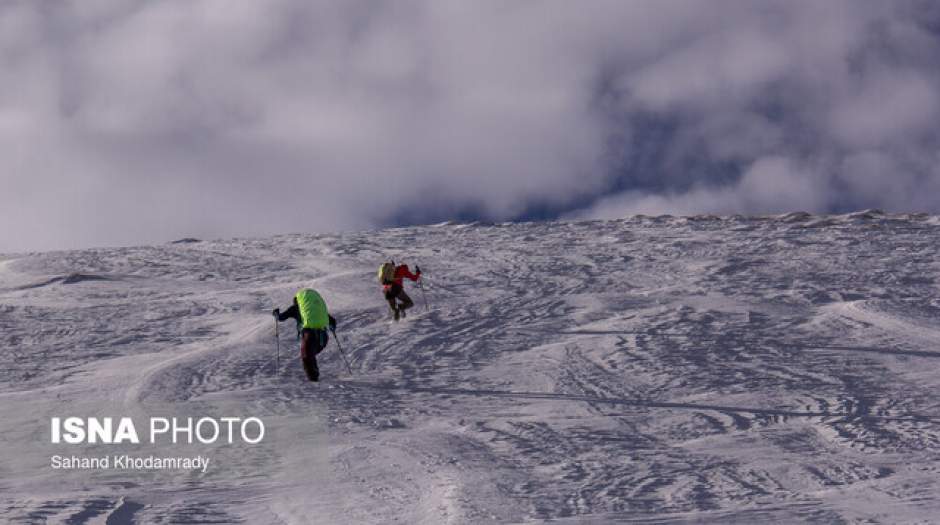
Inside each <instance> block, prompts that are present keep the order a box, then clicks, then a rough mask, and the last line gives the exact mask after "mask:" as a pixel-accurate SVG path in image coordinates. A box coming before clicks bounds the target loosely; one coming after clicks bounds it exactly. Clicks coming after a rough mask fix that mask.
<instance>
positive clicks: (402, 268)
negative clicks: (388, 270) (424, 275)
mask: <svg viewBox="0 0 940 525" xmlns="http://www.w3.org/2000/svg"><path fill="white" fill-rule="evenodd" d="M405 277H407V278H409V279H411V280H412V281H417V280H418V278H419V277H421V272H420V271H419V272H418V273H416V274H415V273H411V270H409V269H408V265H407V264H402V265H399V266H397V267H396V268H395V276H394V277H393V281H392V282H393V283H395V284H397V285H398V286H402V284H403V283H404V279H405ZM391 287H392V285H390V284H386V285H384V286H383V287H382V288H384V289H386V290H388V289H389V288H391Z"/></svg>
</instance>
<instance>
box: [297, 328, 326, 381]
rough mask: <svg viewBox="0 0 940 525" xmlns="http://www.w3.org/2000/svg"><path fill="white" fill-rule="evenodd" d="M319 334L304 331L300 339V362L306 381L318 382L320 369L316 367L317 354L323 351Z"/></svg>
mask: <svg viewBox="0 0 940 525" xmlns="http://www.w3.org/2000/svg"><path fill="white" fill-rule="evenodd" d="M322 343H323V342H322V339H321V338H320V334H318V333H317V332H315V331H314V330H308V329H304V331H303V334H302V335H301V339H300V361H301V363H303V366H304V372H306V374H307V379H309V380H311V381H319V380H320V368H319V367H318V366H317V354H319V353H320V352H321V351H323V344H322Z"/></svg>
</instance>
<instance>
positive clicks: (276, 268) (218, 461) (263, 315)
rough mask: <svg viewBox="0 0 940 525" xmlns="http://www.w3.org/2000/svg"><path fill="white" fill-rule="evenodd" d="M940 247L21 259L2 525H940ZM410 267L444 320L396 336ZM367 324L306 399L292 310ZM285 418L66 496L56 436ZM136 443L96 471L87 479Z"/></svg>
mask: <svg viewBox="0 0 940 525" xmlns="http://www.w3.org/2000/svg"><path fill="white" fill-rule="evenodd" d="M938 240H940V221H938V220H937V218H936V217H928V216H923V215H904V216H900V215H891V216H888V215H884V214H881V213H879V212H866V213H859V214H853V215H845V216H828V217H819V216H810V215H806V214H791V215H786V216H778V217H764V218H743V217H724V218H719V217H691V218H673V217H668V216H666V217H642V216H641V217H634V218H630V219H624V220H620V221H609V222H597V221H595V222H579V223H532V224H496V225H483V224H469V225H459V224H441V225H436V226H428V227H416V228H400V229H392V230H385V231H382V232H371V233H352V234H342V235H284V236H278V237H274V238H270V239H236V240H228V241H212V242H202V241H199V242H180V243H171V244H167V245H164V246H153V247H136V248H115V249H96V250H82V251H70V252H54V253H41V254H30V255H24V256H9V257H7V258H6V260H4V261H3V262H0V329H2V332H0V345H2V352H0V364H2V366H0V430H2V432H0V460H2V461H0V494H3V496H2V498H0V520H2V521H3V522H12V523H33V522H50V523H86V522H88V523H178V522H215V523H230V522H239V521H242V522H247V523H308V522H315V523H393V522H398V523H428V524H437V523H487V522H495V523H506V522H532V521H542V520H560V521H562V522H565V521H567V520H571V521H594V522H606V521H611V520H620V519H624V520H648V521H650V522H654V523H673V522H687V521H694V522H703V521H704V522H717V523H733V522H740V523H754V522H761V521H764V522H766V521H776V522H821V523H839V522H848V523H852V522H861V521H866V520H868V521H872V522H883V523H904V522H927V521H931V520H933V519H936V518H935V517H936V516H938V515H940V500H938V497H937V495H938V489H940V486H938V475H940V457H938V445H940V406H938V404H940V402H938V400H937V396H936V394H937V387H938V386H940V370H937V365H938V364H940V315H938V314H940V290H938V284H937V281H936V275H937V271H938V269H940V268H938V262H937V246H938ZM386 256H392V257H393V258H395V260H396V261H401V260H404V261H406V262H409V263H411V264H412V265H413V264H414V263H415V262H417V263H419V264H420V265H421V266H422V268H423V269H424V270H425V272H426V276H427V278H426V280H425V281H426V283H425V286H426V292H427V300H428V301H429V303H430V312H425V311H424V303H423V299H424V298H423V296H422V294H421V292H420V291H419V290H417V289H415V288H414V287H413V286H409V288H408V289H409V291H410V293H411V295H412V297H413V298H414V299H415V300H416V302H417V305H418V307H417V308H415V310H414V311H413V313H412V315H410V316H409V317H408V319H407V320H406V321H404V322H402V323H398V324H392V323H389V322H388V317H387V311H386V308H385V306H384V303H383V301H382V298H381V295H380V292H379V290H378V287H377V285H375V284H374V272H375V269H376V267H377V266H378V264H379V263H380V262H381V261H382V260H383V258H385V257H386ZM306 286H312V287H315V288H317V289H318V290H320V291H321V293H322V294H323V296H324V297H325V299H326V301H327V303H328V304H329V306H330V308H331V311H332V312H333V313H334V315H336V317H337V318H338V319H339V321H340V324H339V333H340V339H341V341H340V342H341V343H342V345H343V348H344V349H345V350H346V353H347V355H348V356H349V358H350V361H351V365H352V371H353V374H352V376H350V375H348V374H347V373H346V372H345V368H344V365H343V363H342V361H341V359H340V356H339V354H338V352H337V351H336V346H335V342H331V343H330V346H329V347H328V348H327V350H326V351H325V352H324V353H323V354H321V365H320V368H321V373H322V377H323V382H321V383H319V384H312V383H309V382H307V381H306V380H305V378H304V377H303V372H302V370H301V368H300V366H299V362H298V360H297V350H296V347H297V344H296V341H295V339H294V337H293V334H292V333H291V332H292V330H293V328H292V327H291V326H290V324H291V323H284V324H282V325H281V328H282V329H281V339H280V344H281V352H282V353H281V373H280V376H275V375H274V372H275V370H274V353H275V352H274V338H273V322H272V320H271V316H270V311H271V309H272V308H273V307H275V306H279V307H281V308H283V307H285V306H287V305H288V304H289V302H290V298H291V296H292V294H293V292H294V291H295V290H296V289H298V288H300V287H306ZM67 415H80V416H105V415H111V416H131V417H134V418H138V417H140V418H146V417H150V416H155V415H165V416H168V417H172V416H176V417H185V416H187V415H193V416H200V415H209V416H213V417H220V416H225V415H236V416H241V417H248V416H257V417H261V418H262V419H263V420H264V422H265V424H266V427H267V436H266V437H265V439H264V441H263V442H262V443H260V444H258V445H254V446H246V445H218V444H216V445H191V446H176V447H170V446H167V445H154V446H150V445H138V446H133V447H130V446H129V447H128V449H127V450H128V452H133V453H135V454H138V455H142V454H165V455H180V454H181V453H191V454H197V453H198V454H205V455H207V456H210V457H211V461H212V464H211V465H210V467H209V469H208V471H207V472H206V473H205V474H202V473H199V472H191V471H155V472H135V471H124V472H122V471H55V470H52V469H51V468H50V466H49V458H50V456H51V455H52V454H57V453H59V454H61V453H75V452H76V449H75V447H71V448H63V446H62V445H58V446H56V445H52V444H50V443H49V418H50V417H52V416H67ZM123 446H124V445H121V446H111V447H107V448H104V447H103V446H102V445H87V446H85V447H82V448H81V449H80V450H81V452H82V453H83V454H94V453H102V454H104V453H115V452H117V450H118V449H120V447H123Z"/></svg>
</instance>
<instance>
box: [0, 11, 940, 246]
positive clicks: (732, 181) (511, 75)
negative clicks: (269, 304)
mask: <svg viewBox="0 0 940 525" xmlns="http://www.w3.org/2000/svg"><path fill="white" fill-rule="evenodd" d="M938 11H940V10H938V8H937V7H934V5H933V3H931V2H916V1H911V2H893V3H887V2H860V1H845V2H843V1H837V0H834V1H828V2H817V1H813V2H794V1H787V2H752V1H741V2H738V1H717V2H716V1H708V2H705V1H702V2H689V1H682V2H669V1H666V2H663V1H656V2H652V1H651V2H621V1H611V2H605V1H600V0H597V1H589V2H502V1H500V2H447V1H427V2H356V1H350V2H310V1H299V0H268V1H259V2H231V1H226V0H189V1H182V0H157V1H146V2H144V1H138V2H134V1H129V0H121V1H117V0H81V1H73V2H35V1H22V2H6V3H3V4H2V5H0V65H2V68H3V72H4V82H2V83H0V145H2V151H3V152H4V153H3V156H2V158H0V181H2V188H3V192H2V193H0V221H2V223H3V224H4V227H3V229H2V232H3V233H2V236H0V251H8V250H14V249H27V248H52V247H67V246H82V245H90V244H116V243H123V244H126V243H150V242H156V241H160V240H168V239H170V238H174V237H181V236H189V235H195V236H230V235H254V234H267V233H273V232H285V231H323V230H332V229H349V228H366V227H373V226H377V225H384V224H389V223H392V222H394V221H396V220H417V221H420V220H440V219H444V218H448V217H451V216H454V215H459V216H461V217H465V216H468V215H470V216H479V217H481V218H488V219H505V218H512V217H518V216H525V215H526V214H527V213H530V212H531V210H532V209H534V208H539V209H541V210H543V214H548V215H551V214H569V215H588V216H611V215H620V214H624V213H636V212H646V213H650V212H653V213H659V212H672V213H685V212H687V213H693V212H745V213H762V212H774V211H785V210H792V209H807V210H810V211H826V210H836V209H843V208H850V207H853V206H880V207H885V208H889V209H907V208H917V209H927V210H930V211H938V210H937V204H936V203H935V202H934V200H933V199H931V198H930V196H929V195H930V192H931V190H935V189H937V187H938V186H940V174H938V172H937V169H936V168H935V166H936V165H937V162H936V161H937V158H936V157H937V151H938V148H937V145H938V143H940V140H938V137H937V134H936V131H935V130H934V128H935V126H934V125H933V122H934V121H935V120H936V116H937V112H938V109H940V105H938V104H940V101H938V85H940V84H938V79H937V75H936V74H935V73H934V71H937V65H938V64H937V57H938V56H940V53H938V52H937V51H938V41H937V38H936V34H935V30H936V29H937V28H938V27H940V14H938Z"/></svg>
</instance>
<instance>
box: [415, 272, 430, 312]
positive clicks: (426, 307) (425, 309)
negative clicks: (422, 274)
mask: <svg viewBox="0 0 940 525" xmlns="http://www.w3.org/2000/svg"><path fill="white" fill-rule="evenodd" d="M418 288H421V298H422V299H424V311H425V312H430V311H431V307H430V306H428V294H427V293H425V291H424V282H423V281H422V280H421V279H418Z"/></svg>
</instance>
